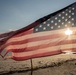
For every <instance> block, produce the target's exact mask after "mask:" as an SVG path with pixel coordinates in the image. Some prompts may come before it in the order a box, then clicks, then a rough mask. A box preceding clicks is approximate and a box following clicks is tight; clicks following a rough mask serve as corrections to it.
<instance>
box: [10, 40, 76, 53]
mask: <svg viewBox="0 0 76 75" xmlns="http://www.w3.org/2000/svg"><path fill="white" fill-rule="evenodd" d="M72 43H73V44H74V43H76V40H62V41H60V42H58V41H57V42H53V43H50V42H49V43H48V44H46V43H45V44H42V45H38V46H33V47H25V48H21V49H9V51H12V52H28V51H34V50H37V49H43V48H48V47H53V46H54V47H55V46H59V45H65V44H72ZM13 47H14V46H13Z"/></svg>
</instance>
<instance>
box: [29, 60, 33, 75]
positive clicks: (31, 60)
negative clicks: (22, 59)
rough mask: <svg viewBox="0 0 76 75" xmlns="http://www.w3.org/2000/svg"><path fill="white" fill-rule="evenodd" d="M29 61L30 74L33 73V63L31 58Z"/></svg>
mask: <svg viewBox="0 0 76 75" xmlns="http://www.w3.org/2000/svg"><path fill="white" fill-rule="evenodd" d="M30 61H31V75H33V63H32V59H30Z"/></svg>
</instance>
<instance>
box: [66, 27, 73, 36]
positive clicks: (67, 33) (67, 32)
mask: <svg viewBox="0 0 76 75" xmlns="http://www.w3.org/2000/svg"><path fill="white" fill-rule="evenodd" d="M72 33H73V31H72V30H70V29H69V28H68V29H67V30H66V31H65V34H66V35H71V34H72Z"/></svg>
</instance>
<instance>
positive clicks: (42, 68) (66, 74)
mask: <svg viewBox="0 0 76 75" xmlns="http://www.w3.org/2000/svg"><path fill="white" fill-rule="evenodd" d="M32 65H33V67H32V75H76V54H60V55H54V56H48V57H41V58H34V59H32ZM0 75H31V62H30V59H29V60H25V61H14V60H11V59H8V60H4V59H2V58H1V57H0Z"/></svg>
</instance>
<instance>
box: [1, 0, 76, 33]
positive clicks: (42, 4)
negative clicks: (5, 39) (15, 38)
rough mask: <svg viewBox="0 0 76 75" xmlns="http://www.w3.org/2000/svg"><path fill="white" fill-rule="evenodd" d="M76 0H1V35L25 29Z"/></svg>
mask: <svg viewBox="0 0 76 75" xmlns="http://www.w3.org/2000/svg"><path fill="white" fill-rule="evenodd" d="M74 2H76V0H0V33H3V32H8V31H10V30H17V29H20V28H23V27H25V26H27V25H29V24H31V23H33V22H34V21H36V20H37V19H39V18H42V17H44V16H46V15H48V14H51V13H53V12H56V11H58V10H60V9H62V8H64V7H66V6H68V5H70V4H72V3H74Z"/></svg>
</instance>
